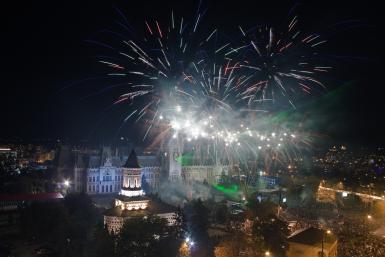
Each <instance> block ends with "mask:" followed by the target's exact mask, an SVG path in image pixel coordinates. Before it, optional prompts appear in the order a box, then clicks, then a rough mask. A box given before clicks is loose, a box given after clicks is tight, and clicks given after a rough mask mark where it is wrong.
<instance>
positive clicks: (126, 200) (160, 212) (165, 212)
mask: <svg viewBox="0 0 385 257" xmlns="http://www.w3.org/2000/svg"><path fill="white" fill-rule="evenodd" d="M142 172H143V171H142V168H141V167H140V165H139V163H138V158H137V156H136V154H135V152H134V151H132V152H131V154H130V156H129V157H128V158H127V161H126V163H125V164H124V165H123V167H122V175H123V179H122V182H123V184H122V187H121V190H120V192H119V195H117V196H116V197H115V201H114V207H113V208H111V209H109V210H107V211H106V213H105V214H104V224H105V225H107V228H108V230H109V231H110V232H114V233H117V232H119V231H120V229H121V228H122V226H123V223H124V221H125V220H126V219H130V218H143V217H146V216H148V215H156V216H158V217H160V218H165V219H166V220H167V221H168V223H169V225H172V224H174V222H175V208H174V207H172V206H170V205H168V204H165V203H163V202H160V201H157V200H151V199H150V198H149V197H147V196H146V195H145V193H144V191H143V189H142Z"/></svg>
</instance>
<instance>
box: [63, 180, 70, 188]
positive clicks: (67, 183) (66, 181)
mask: <svg viewBox="0 0 385 257" xmlns="http://www.w3.org/2000/svg"><path fill="white" fill-rule="evenodd" d="M64 185H65V186H66V187H69V185H70V181H69V180H68V179H66V180H64Z"/></svg>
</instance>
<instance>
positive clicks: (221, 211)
mask: <svg viewBox="0 0 385 257" xmlns="http://www.w3.org/2000/svg"><path fill="white" fill-rule="evenodd" d="M214 218H215V222H217V223H219V224H225V223H226V222H227V221H228V219H229V215H228V208H227V205H226V204H225V203H218V204H215V206H214Z"/></svg>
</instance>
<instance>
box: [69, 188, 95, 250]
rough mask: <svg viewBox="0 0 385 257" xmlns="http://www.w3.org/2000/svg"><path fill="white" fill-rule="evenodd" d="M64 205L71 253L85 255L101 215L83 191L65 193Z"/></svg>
mask: <svg viewBox="0 0 385 257" xmlns="http://www.w3.org/2000/svg"><path fill="white" fill-rule="evenodd" d="M64 206H65V208H66V209H67V212H68V215H69V224H68V227H67V229H68V239H69V240H70V243H71V248H72V251H73V255H75V256H87V249H88V247H87V246H88V244H89V243H90V242H91V241H92V238H93V233H94V231H95V228H96V227H97V225H98V223H100V222H101V219H100V217H101V216H100V214H99V213H98V211H97V209H96V207H95V206H94V204H93V203H92V200H91V198H90V197H89V196H88V195H86V194H85V193H80V194H69V195H67V196H66V197H65V199H64Z"/></svg>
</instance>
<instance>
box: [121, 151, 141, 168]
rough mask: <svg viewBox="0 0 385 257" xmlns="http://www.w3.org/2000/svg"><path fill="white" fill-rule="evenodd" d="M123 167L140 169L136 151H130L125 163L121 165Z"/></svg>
mask: <svg viewBox="0 0 385 257" xmlns="http://www.w3.org/2000/svg"><path fill="white" fill-rule="evenodd" d="M123 168H134V169H140V166H139V163H138V157H137V156H136V153H135V151H134V150H132V151H131V153H130V156H128V158H127V160H126V163H125V164H124V165H123Z"/></svg>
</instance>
